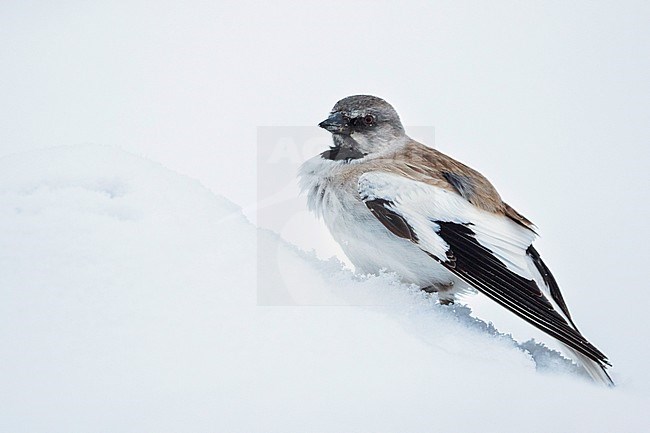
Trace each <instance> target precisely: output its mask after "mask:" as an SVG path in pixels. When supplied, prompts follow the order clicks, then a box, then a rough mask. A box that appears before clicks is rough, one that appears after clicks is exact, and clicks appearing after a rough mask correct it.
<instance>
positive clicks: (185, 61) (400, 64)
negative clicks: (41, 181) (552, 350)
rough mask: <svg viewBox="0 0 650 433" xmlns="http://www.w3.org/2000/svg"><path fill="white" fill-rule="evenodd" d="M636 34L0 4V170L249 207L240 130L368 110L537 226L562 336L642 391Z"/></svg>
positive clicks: (556, 16) (497, 22) (306, 6)
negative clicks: (381, 111) (144, 167)
mask: <svg viewBox="0 0 650 433" xmlns="http://www.w3.org/2000/svg"><path fill="white" fill-rule="evenodd" d="M648 22H650V6H648V3H647V2H629V1H628V2H613V1H612V2H570V3H567V2H515V1H511V2H510V1H505V2H504V1H500V2H489V3H488V2H458V1H453V2H452V1H450V2H424V1H423V2H399V3H398V2H394V3H388V2H382V1H374V2H370V1H368V2H351V1H340V2H338V1H327V2H300V3H295V4H294V2H288V1H285V2H268V3H261V2H209V1H205V2H198V1H197V2H191V1H188V2H153V1H152V2H143V1H123V2H122V1H110V2H82V1H60V2H49V1H41V2H39V1H3V2H2V3H0V62H1V63H0V65H1V67H0V95H2V98H1V99H0V156H4V155H9V154H15V153H21V152H24V151H27V150H34V149H41V148H45V147H53V146H61V145H71V144H81V143H95V144H105V145H109V146H117V147H120V148H122V149H125V150H127V151H129V152H132V153H135V154H138V155H142V156H145V157H147V158H148V159H151V160H153V161H157V162H160V163H162V164H163V165H164V166H166V167H168V168H170V169H172V170H174V171H176V172H179V173H182V174H185V175H187V176H190V177H191V178H194V179H197V180H199V181H200V182H201V183H202V184H203V185H205V186H207V187H208V188H209V189H210V190H212V191H213V192H215V193H218V194H222V195H224V196H225V197H227V198H229V199H230V200H232V201H234V202H235V203H237V204H239V205H240V206H242V207H244V208H245V209H248V210H250V209H255V208H256V201H257V197H256V185H257V181H258V179H257V176H256V164H257V160H256V146H257V141H256V137H257V135H256V134H257V127H258V126H294V125H296V126H310V125H315V124H317V123H318V122H319V121H321V120H322V119H323V118H324V116H325V115H326V114H327V112H328V111H329V110H330V108H331V106H332V105H333V104H334V103H335V102H336V101H337V100H338V99H340V98H342V97H344V96H347V95H350V94H356V93H370V94H375V95H377V96H381V97H383V98H385V99H386V100H388V101H389V102H391V103H392V104H393V105H394V106H395V107H396V109H397V110H398V112H399V113H400V115H401V117H402V120H403V122H404V124H406V125H409V124H410V125H433V126H435V130H436V143H435V144H436V147H437V148H439V149H441V150H442V151H444V152H446V153H449V154H451V155H452V156H454V157H456V158H457V159H460V160H461V161H463V162H465V163H468V164H469V165H471V166H473V167H474V168H477V169H479V170H480V171H481V172H483V173H484V174H485V175H486V176H488V178H490V179H491V180H492V181H493V183H494V184H495V185H496V186H497V188H498V189H499V191H500V192H501V194H502V196H503V197H504V199H505V200H506V201H508V202H509V203H510V204H511V205H513V206H514V207H515V208H516V209H518V210H519V211H520V212H522V213H524V214H525V215H526V216H528V217H529V218H530V219H532V220H533V221H534V222H535V223H536V224H537V225H538V226H539V228H540V231H541V233H542V235H543V237H542V239H540V241H539V242H538V249H539V250H540V251H541V252H542V254H543V255H544V257H545V259H546V261H547V263H548V264H549V266H550V267H551V268H552V269H553V270H554V273H555V274H556V276H557V277H558V279H559V280H560V282H561V284H562V286H563V287H564V291H565V298H567V302H568V304H569V305H570V307H571V311H572V313H573V315H574V317H575V318H576V319H577V321H578V323H579V324H580V325H581V328H583V329H589V332H588V335H590V336H591V335H594V336H596V337H597V338H595V340H597V342H598V345H599V346H600V347H602V348H603V349H604V350H605V351H606V352H607V353H608V355H609V356H610V358H611V359H612V360H613V362H614V364H615V365H616V371H617V372H619V373H618V374H619V375H620V376H619V377H621V378H623V379H624V380H628V381H631V382H634V383H637V384H641V383H644V382H645V383H647V381H648V377H649V375H648V374H647V372H646V368H645V362H646V359H647V356H648V350H647V347H646V346H647V344H646V341H647V337H648V322H647V305H648V304H650V295H649V294H648V283H647V281H648V276H649V271H648V263H649V260H648V259H649V258H650V257H649V255H648V248H647V242H648V238H649V234H650V233H648V228H647V227H648V224H647V219H648V217H649V214H650V212H649V210H650V207H649V205H648V199H649V198H650V197H649V194H648V184H649V182H648V180H649V177H648V172H647V170H648V167H650V157H649V150H648V148H649V145H650V79H648V76H649V74H648V71H649V70H650V26H649V25H648ZM314 128H315V127H314ZM319 133H321V132H319V131H318V130H317V129H316V128H315V134H319ZM322 133H323V134H324V132H322ZM308 156H309V155H304V157H305V158H306V157H308ZM306 244H308V242H306Z"/></svg>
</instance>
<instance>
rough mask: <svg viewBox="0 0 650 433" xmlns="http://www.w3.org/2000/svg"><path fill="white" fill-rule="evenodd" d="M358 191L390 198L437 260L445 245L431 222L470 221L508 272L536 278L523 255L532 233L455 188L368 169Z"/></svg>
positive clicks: (442, 257)
mask: <svg viewBox="0 0 650 433" xmlns="http://www.w3.org/2000/svg"><path fill="white" fill-rule="evenodd" d="M359 194H360V195H361V197H362V199H363V200H364V201H365V200H374V199H382V200H386V201H389V202H391V203H392V205H391V210H393V211H394V212H396V213H398V214H399V215H401V216H402V217H403V218H404V219H405V220H406V222H407V223H408V224H409V225H410V226H411V227H412V228H413V231H414V232H415V234H416V235H417V237H418V244H419V246H420V247H421V248H422V249H423V250H425V251H426V252H428V253H430V254H433V255H435V256H436V257H437V258H439V259H440V260H442V261H445V260H447V256H446V252H447V251H448V250H449V245H448V244H447V243H446V242H445V241H444V240H443V239H442V238H441V237H440V236H438V234H437V233H436V232H437V231H438V230H439V226H438V225H437V224H436V223H435V221H444V222H453V223H459V224H470V228H471V230H472V231H473V232H474V233H475V234H476V235H475V238H476V240H477V241H478V242H479V243H480V244H481V245H482V246H484V247H485V248H487V249H489V250H490V251H492V253H493V255H494V256H495V257H496V258H497V259H499V260H500V261H501V262H502V263H503V264H504V265H505V266H506V267H507V268H508V269H509V270H510V271H512V272H514V273H516V274H518V275H520V276H522V277H524V278H526V279H527V280H536V279H537V276H536V275H535V274H536V273H534V272H531V268H530V266H529V259H528V258H527V255H526V249H527V248H528V247H529V246H530V245H531V243H532V242H533V240H534V239H535V234H534V233H533V232H532V231H530V230H527V229H525V228H524V227H521V226H520V225H518V224H517V223H515V222H514V221H512V220H510V219H509V218H508V217H506V216H503V215H497V214H493V213H490V212H487V211H484V210H482V209H479V208H477V207H476V206H474V205H472V204H471V203H469V202H468V201H467V200H465V199H464V198H463V197H461V196H460V195H459V194H457V193H456V192H452V191H448V190H446V189H443V188H438V187H435V186H433V185H428V184H426V183H423V182H418V181H414V180H411V179H407V178H405V177H403V176H400V175H396V174H391V173H384V172H378V171H373V172H368V173H365V174H363V175H362V176H361V177H360V178H359ZM541 287H544V285H542V286H541Z"/></svg>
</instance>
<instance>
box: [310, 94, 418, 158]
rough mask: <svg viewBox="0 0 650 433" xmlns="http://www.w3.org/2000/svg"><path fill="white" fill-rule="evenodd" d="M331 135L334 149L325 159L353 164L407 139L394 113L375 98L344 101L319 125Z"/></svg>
mask: <svg viewBox="0 0 650 433" xmlns="http://www.w3.org/2000/svg"><path fill="white" fill-rule="evenodd" d="M318 126H320V127H321V128H323V129H326V130H328V131H329V132H331V133H332V138H333V141H334V145H333V147H332V148H331V149H330V150H329V151H327V152H324V153H323V157H324V158H328V159H334V160H346V161H349V160H354V159H359V158H363V157H365V156H367V155H372V154H376V153H378V152H381V151H383V150H386V149H388V148H391V147H394V146H399V145H400V144H402V143H404V142H405V140H406V139H407V138H408V137H407V136H406V133H405V132H404V127H403V126H402V122H401V121H400V119H399V116H398V115H397V112H396V111H395V109H394V108H393V107H392V106H391V105H390V104H389V103H388V102H386V101H384V100H383V99H381V98H377V97H376V96H369V95H355V96H348V97H347V98H344V99H341V100H340V101H339V102H337V103H336V105H334V108H333V109H332V111H331V113H330V116H329V117H328V118H327V119H325V120H324V121H322V122H321V123H319V124H318Z"/></svg>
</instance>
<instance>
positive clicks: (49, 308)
mask: <svg viewBox="0 0 650 433" xmlns="http://www.w3.org/2000/svg"><path fill="white" fill-rule="evenodd" d="M278 299H284V300H287V299H289V300H293V301H295V303H298V304H300V303H302V304H305V303H307V304H308V303H314V304H318V305H320V306H287V305H285V306H282V305H276V306H272V305H270V304H273V303H274V301H276V300H278ZM327 304H329V306H327ZM524 349H525V350H524ZM533 356H534V359H533ZM0 359H1V360H2V362H1V367H0V389H2V393H0V431H3V432H5V431H6V432H13V433H19V432H48V433H55V432H71V431H83V432H103V431H106V432H113V433H115V432H143V431H149V432H216V431H224V432H226V431H227V432H271V431H278V432H343V431H345V432H369V431H373V432H397V431H399V432H420V431H421V432H431V431H454V432H462V431H472V432H475V431H495V432H509V431H512V432H515V431H516V432H519V431H529V432H536V431H539V432H548V431H589V432H599V431H602V432H610V431H635V430H640V429H642V426H643V425H644V423H645V421H644V419H645V418H644V416H643V414H644V412H642V411H645V408H646V407H647V406H648V403H649V401H648V398H647V395H645V394H644V395H639V394H638V393H632V392H626V390H625V388H624V387H619V388H617V389H615V390H608V389H604V388H600V387H597V386H594V385H593V384H591V383H589V382H588V381H586V380H584V378H582V377H581V376H580V375H579V374H576V372H575V369H574V368H573V367H572V366H571V365H570V364H568V363H567V362H566V361H565V360H564V359H563V358H561V357H560V356H558V354H557V353H555V352H552V351H549V350H547V349H545V348H544V347H543V346H540V345H537V344H534V343H532V342H528V343H525V344H524V345H518V344H517V343H515V342H514V341H513V340H512V339H511V338H509V337H507V336H504V335H502V334H499V333H497V332H496V331H495V330H494V329H493V328H491V327H490V326H489V325H486V324H484V323H483V322H480V321H477V320H475V319H473V318H471V317H470V316H469V311H468V309H467V308H464V307H460V306H457V307H441V306H437V305H435V303H434V301H433V300H432V299H431V298H429V297H427V296H426V295H425V294H423V293H422V292H420V291H418V290H415V289H414V288H410V287H407V286H404V285H402V284H400V283H399V282H398V281H397V280H396V278H395V277H394V276H393V275H380V276H377V277H368V278H360V277H357V276H354V275H352V274H350V273H349V272H348V271H345V270H343V269H342V267H341V265H340V264H339V263H338V262H336V261H327V262H323V261H320V260H317V259H316V258H314V257H312V256H310V255H309V254H306V253H303V252H301V251H298V250H297V249H295V248H294V247H291V246H290V245H287V244H285V243H284V242H282V241H281V240H279V238H278V237H277V236H276V235H274V234H273V233H270V232H265V231H260V230H257V229H256V228H255V227H253V226H252V225H251V224H250V223H248V221H247V220H246V219H245V218H244V217H243V216H242V214H241V212H240V211H239V209H238V208H237V207H236V206H234V205H233V204H231V203H230V202H228V201H226V200H225V199H223V198H220V197H218V196H215V195H213V194H212V193H211V192H210V191H208V190H207V189H205V188H203V187H202V186H201V185H200V184H198V183H197V182H195V181H193V180H191V179H188V178H185V177H182V176H180V175H178V174H175V173H173V172H171V171H169V170H167V169H165V168H164V167H162V166H160V165H158V164H155V163H152V162H149V161H147V160H144V159H142V158H139V157H136V156H133V155H130V154H126V153H124V152H122V151H120V150H117V149H114V148H109V147H100V146H76V147H65V148H55V149H50V150H46V151H38V152H32V153H26V154H21V155H15V156H10V157H5V158H2V159H0ZM535 360H536V361H537V363H536V362H535ZM536 364H537V368H536Z"/></svg>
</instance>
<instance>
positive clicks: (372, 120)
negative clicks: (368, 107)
mask: <svg viewBox="0 0 650 433" xmlns="http://www.w3.org/2000/svg"><path fill="white" fill-rule="evenodd" d="M363 122H364V123H365V124H366V125H368V126H370V125H374V124H375V116H373V115H372V114H368V115H366V116H365V117H364V118H363Z"/></svg>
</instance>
